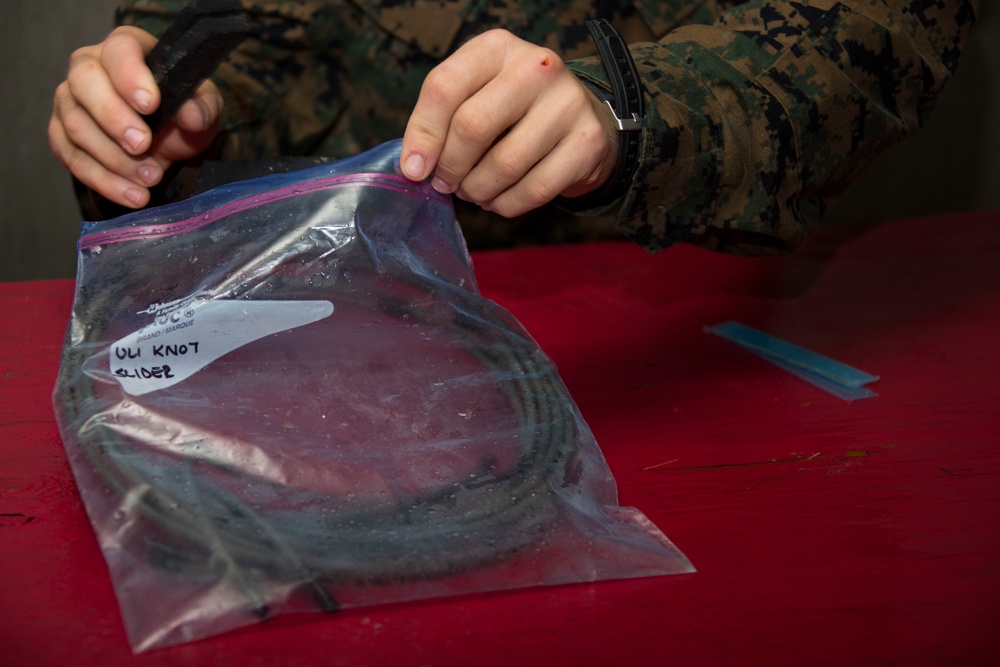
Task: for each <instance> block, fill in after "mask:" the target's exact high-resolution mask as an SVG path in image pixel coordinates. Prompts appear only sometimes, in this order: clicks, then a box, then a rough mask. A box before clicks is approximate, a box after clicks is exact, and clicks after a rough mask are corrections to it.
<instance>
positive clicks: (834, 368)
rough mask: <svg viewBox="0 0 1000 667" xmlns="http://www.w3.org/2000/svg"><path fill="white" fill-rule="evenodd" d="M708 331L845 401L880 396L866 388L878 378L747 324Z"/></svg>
mask: <svg viewBox="0 0 1000 667" xmlns="http://www.w3.org/2000/svg"><path fill="white" fill-rule="evenodd" d="M705 331H706V332H708V333H710V334H714V335H716V336H719V337H721V338H725V339H726V340H728V341H731V342H733V343H736V344H737V345H739V346H741V347H743V348H745V349H747V350H749V351H750V352H753V353H754V354H757V355H758V356H760V357H762V358H763V359H766V360H767V361H770V362H771V363H773V364H775V365H777V366H778V367H780V368H783V369H784V370H786V371H788V372H790V373H793V374H794V375H796V376H797V377H800V378H802V379H803V380H806V381H807V382H810V383H812V384H813V385H815V386H817V387H819V388H820V389H823V390H824V391H827V392H829V393H831V394H833V395H835V396H837V397H839V398H842V399H844V400H846V401H853V400H857V399H859V398H870V397H872V396H877V395H878V394H876V393H875V392H873V391H871V390H870V389H867V388H866V387H865V386H864V385H866V384H868V383H870V382H875V381H876V380H878V379H879V378H878V376H877V375H872V374H871V373H865V372H864V371H861V370H858V369H857V368H854V367H853V366H848V365H847V364H842V363H840V362H839V361H836V360H834V359H831V358H830V357H827V356H824V355H822V354H819V353H817V352H813V351H811V350H807V349H805V348H803V347H799V346H798V345H794V344H792V343H789V342H788V341H785V340H782V339H780V338H777V337H775V336H772V335H771V334H768V333H764V332H763V331H759V330H757V329H754V328H752V327H748V326H746V325H745V324H740V323H739V322H734V321H729V322H723V323H722V324H717V325H715V326H710V327H705Z"/></svg>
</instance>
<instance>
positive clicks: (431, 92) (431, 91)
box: [420, 63, 461, 102]
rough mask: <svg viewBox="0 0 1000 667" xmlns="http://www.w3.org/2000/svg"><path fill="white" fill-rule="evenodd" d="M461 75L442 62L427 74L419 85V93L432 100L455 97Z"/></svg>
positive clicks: (448, 99)
mask: <svg viewBox="0 0 1000 667" xmlns="http://www.w3.org/2000/svg"><path fill="white" fill-rule="evenodd" d="M460 83H461V75H460V74H459V72H458V71H457V70H456V69H455V68H453V67H451V66H449V64H448V63H442V64H441V65H438V66H437V67H435V68H434V69H432V70H431V71H430V73H428V74H427V76H426V77H425V78H424V83H423V86H422V87H421V91H420V92H421V95H424V96H426V97H428V98H430V99H432V100H434V101H436V102H437V101H444V102H450V101H451V100H452V99H453V98H454V97H455V91H456V90H458V89H459V86H460Z"/></svg>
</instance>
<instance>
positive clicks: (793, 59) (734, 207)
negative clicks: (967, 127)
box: [569, 0, 978, 255]
mask: <svg viewBox="0 0 1000 667" xmlns="http://www.w3.org/2000/svg"><path fill="white" fill-rule="evenodd" d="M637 4H640V5H641V4H642V3H637ZM649 4H651V5H654V4H655V3H649ZM977 7H978V0H885V1H882V0H841V1H840V2H837V1H835V0H797V1H784V0H758V1H755V2H747V3H745V4H741V5H739V6H737V7H735V8H733V9H730V10H729V11H727V12H726V13H724V14H723V15H722V16H721V17H720V18H719V19H718V20H717V21H716V22H715V23H714V24H712V25H687V26H683V27H680V28H678V29H676V30H671V31H670V32H669V33H667V34H666V35H665V36H664V37H663V38H661V39H660V40H659V41H657V42H650V43H638V44H632V45H631V46H630V49H631V52H632V54H633V57H634V58H635V61H636V64H637V67H638V69H639V72H640V76H641V78H642V81H643V86H644V89H645V98H646V105H647V114H646V115H647V119H646V128H645V130H644V136H643V144H642V151H641V156H640V162H639V165H638V167H637V170H636V174H635V176H634V179H633V184H632V187H631V189H630V190H629V192H628V193H626V194H625V195H624V196H623V197H622V198H621V199H620V200H619V201H617V202H614V203H613V204H611V205H609V206H608V207H606V208H605V209H603V210H600V211H590V212H588V213H590V214H600V213H603V214H616V215H617V224H618V227H619V228H620V229H621V230H622V231H623V232H624V233H625V234H626V235H627V236H629V237H630V238H632V239H633V240H635V241H636V242H638V243H639V244H641V245H643V246H645V247H646V248H648V249H649V250H657V249H660V248H663V247H666V246H668V245H671V244H673V243H676V242H679V241H687V242H690V243H693V244H697V245H700V246H703V247H708V248H712V249H716V250H723V251H727V252H732V253H739V254H747V255H759V254H774V253H780V252H787V251H789V250H791V249H793V248H794V247H796V246H797V245H798V244H799V243H800V242H801V241H802V240H803V238H804V237H805V236H806V235H807V233H808V231H809V229H810V228H811V227H812V226H813V225H814V224H815V222H816V221H817V220H818V219H819V218H820V217H821V216H822V215H823V213H824V211H825V210H826V209H827V207H828V206H829V204H830V203H831V201H832V199H833V198H834V197H835V196H836V195H837V194H838V193H839V192H840V191H842V190H843V188H844V187H846V186H847V185H848V184H849V183H850V182H851V181H852V180H853V179H854V177H855V176H857V175H858V174H859V173H860V171H861V170H863V169H864V167H865V166H866V165H867V164H868V163H869V162H871V160H872V159H873V158H874V157H875V156H876V155H878V154H880V153H882V152H883V151H884V150H885V149H887V148H888V147H890V146H892V145H893V144H895V143H897V142H898V141H900V140H901V139H902V138H904V137H905V136H907V135H909V134H911V133H913V132H914V131H915V130H917V129H918V128H919V127H921V126H922V125H923V124H924V122H925V121H926V119H927V117H928V115H929V113H930V110H931V107H932V103H933V101H934V99H935V98H936V97H937V95H938V93H939V92H940V91H941V88H942V86H943V85H944V83H945V81H946V80H947V79H948V77H949V76H950V75H951V74H952V73H953V72H954V70H955V68H956V66H957V64H958V57H959V54H960V52H961V49H962V46H963V44H964V43H965V41H966V37H967V35H968V32H969V30H970V28H971V27H972V24H973V22H974V18H975V13H976V9H977ZM652 19H653V22H655V20H656V19H657V17H655V16H653V17H652ZM569 66H570V67H571V69H573V70H574V71H575V72H577V74H579V75H580V76H582V77H584V78H587V79H590V80H592V81H593V82H595V83H597V84H599V85H604V86H605V87H606V86H607V83H606V77H605V75H604V73H603V69H602V68H601V66H600V63H599V62H598V61H597V60H596V59H594V58H588V59H581V60H577V61H572V62H570V63H569Z"/></svg>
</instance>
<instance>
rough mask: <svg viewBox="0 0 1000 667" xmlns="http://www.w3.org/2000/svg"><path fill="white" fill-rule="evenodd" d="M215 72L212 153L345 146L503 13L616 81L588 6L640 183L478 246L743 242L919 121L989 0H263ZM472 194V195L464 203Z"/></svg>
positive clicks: (137, 20)
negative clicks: (638, 107)
mask: <svg viewBox="0 0 1000 667" xmlns="http://www.w3.org/2000/svg"><path fill="white" fill-rule="evenodd" d="M184 4H185V2H184V0H131V1H128V2H124V3H122V5H121V7H120V9H119V10H118V13H117V20H118V21H119V22H120V23H127V24H132V25H138V26H140V27H142V28H144V29H146V30H148V31H150V32H152V33H154V34H159V33H161V32H162V31H163V29H164V28H165V27H166V25H167V24H168V23H169V21H170V20H171V18H172V16H173V15H174V14H176V12H177V11H179V9H180V8H181V7H182V6H183V5H184ZM244 4H245V5H246V8H247V10H248V11H249V12H250V14H251V16H252V18H253V25H254V32H253V35H252V36H251V38H250V39H249V40H248V41H247V42H245V43H244V44H243V45H242V46H241V47H240V48H239V49H238V51H237V52H236V53H235V54H234V55H233V57H232V58H231V59H230V61H229V62H227V63H226V64H224V65H223V66H222V67H221V68H220V70H219V72H218V73H217V74H216V76H215V81H216V83H217V84H218V85H219V88H220V89H221V91H222V93H223V96H224V98H225V100H226V106H225V111H224V116H223V119H222V124H221V130H222V131H221V133H220V136H219V140H218V141H217V142H216V145H215V146H214V147H213V149H212V150H211V151H210V152H209V155H208V157H210V158H213V159H224V160H242V159H254V158H257V157H260V156H266V155H320V156H329V157H333V158H337V157H343V156H346V155H351V154H354V153H357V152H359V151H362V150H364V149H367V148H370V147H371V146H374V145H376V144H378V143H381V142H383V141H386V140H389V139H392V138H396V137H399V136H402V134H403V130H404V128H405V126H406V120H407V118H408V117H409V114H410V111H411V110H412V108H413V105H414V103H415V102H416V99H417V95H418V93H419V90H420V85H421V83H422V81H423V80H424V77H425V76H426V75H427V73H428V72H429V71H430V70H431V68H432V67H434V65H436V64H437V63H438V62H440V61H441V60H442V59H443V58H445V57H446V56H447V55H448V54H449V53H451V52H452V51H454V50H455V48H456V47H457V46H458V45H460V44H461V43H462V42H463V41H465V40H467V39H469V38H470V37H472V36H474V35H475V34H477V33H479V32H482V31H483V30H485V29H488V28H493V27H502V28H506V29H507V30H510V31H511V32H512V33H514V34H515V35H518V36H519V37H522V38H524V39H527V40H529V41H532V42H534V43H537V44H542V45H545V46H548V47H550V48H552V49H553V50H555V51H556V52H557V53H560V54H561V55H562V56H563V58H564V59H565V60H566V61H567V64H568V66H569V67H570V68H571V69H572V70H573V71H574V72H575V73H576V74H577V75H578V76H580V77H581V78H583V79H586V80H588V81H590V82H592V83H595V84H597V85H598V86H601V87H603V88H607V87H608V83H607V80H606V76H605V73H604V71H603V68H602V67H601V65H600V61H599V60H598V59H597V58H596V56H595V55H594V54H595V53H596V50H595V47H594V45H593V44H592V43H591V40H590V38H589V35H588V32H587V30H586V28H585V26H584V22H585V20H586V19H588V18H606V19H608V20H609V21H611V22H612V24H614V25H615V26H616V27H617V28H618V29H619V31H620V32H621V33H622V35H623V36H624V37H625V39H626V41H627V42H628V43H629V44H630V50H631V53H632V55H633V57H634V59H635V61H636V64H637V67H638V70H639V74H640V77H641V79H642V84H643V89H644V91H643V92H644V98H645V106H646V118H645V123H644V129H643V132H642V136H643V138H642V147H641V154H640V158H639V164H638V166H637V168H636V171H635V174H634V176H633V179H632V185H631V187H630V188H629V190H628V192H627V193H625V194H624V195H623V196H622V197H620V198H619V199H618V200H616V201H615V202H613V203H611V204H609V205H607V206H604V207H602V208H600V209H598V210H591V211H586V212H584V213H582V214H575V215H574V214H570V213H568V212H566V211H563V210H560V209H558V208H556V207H554V206H547V207H544V208H542V209H539V210H537V211H534V212H532V213H530V214H528V215H527V216H524V217H522V218H520V219H517V220H513V221H510V220H504V219H500V218H497V217H496V216H491V215H489V214H486V213H485V212H483V211H481V210H479V209H474V207H468V208H461V209H460V210H459V220H460V221H461V222H462V223H463V226H464V228H465V230H466V235H467V238H468V239H469V241H470V245H471V246H473V247H488V246H495V245H506V244H510V243H512V242H513V243H517V242H522V243H523V242H541V241H561V240H578V239H588V238H596V237H599V236H603V235H605V234H606V233H607V232H608V230H609V229H610V228H611V226H614V227H616V228H617V229H618V230H619V231H620V232H622V233H624V234H625V235H626V236H628V237H630V238H632V239H634V240H635V241H636V242H638V243H640V244H641V245H643V246H644V247H646V248H648V249H650V250H656V249H659V248H663V247H666V246H668V245H670V244H672V243H676V242H679V241H686V242H689V243H695V244H698V245H701V246H705V247H710V248H714V249H718V250H724V251H728V252H736V253H741V254H768V253H775V252H783V251H787V250H789V249H791V248H794V247H795V246H796V245H798V244H799V243H800V242H801V240H802V239H803V238H804V237H805V235H806V234H807V232H808V230H809V229H810V227H811V226H812V225H813V224H815V222H816V221H817V220H818V219H819V218H820V217H821V216H822V214H823V212H824V211H825V210H826V208H827V206H828V205H829V204H830V202H831V200H832V198H833V197H834V196H836V195H837V194H838V193H839V192H840V191H841V190H842V189H843V188H844V187H845V186H846V185H848V184H849V183H850V182H851V180H852V179H853V178H854V177H855V176H856V175H857V174H858V173H859V172H860V171H861V170H862V169H863V168H864V167H865V166H866V165H867V164H868V163H869V162H871V160H872V159H873V158H874V157H875V156H876V155H878V154H880V153H881V152H882V151H884V150H885V149H886V148H888V147H889V146H891V145H893V144H895V143H896V142H898V141H899V140H900V139H902V138H903V137H905V136H906V135H908V134H910V133H912V132H913V131H915V130H916V129H917V128H919V127H920V126H921V125H922V124H923V123H924V122H925V120H926V119H927V116H928V114H929V112H930V109H931V106H932V103H933V101H934V99H935V98H936V97H937V95H938V93H939V92H940V91H941V88H942V86H943V84H944V82H945V81H946V79H947V78H948V77H949V76H950V75H951V73H953V72H954V70H955V68H956V66H957V63H958V57H959V54H960V52H961V49H962V46H963V44H964V43H965V41H966V38H967V35H968V33H969V30H970V29H971V27H972V24H973V22H974V18H975V13H976V9H977V7H978V0H898V1H896V2H883V1H879V0H841V1H840V2H838V1H836V0H801V1H788V0H757V1H753V2H742V1H741V0H664V1H660V2H657V1H655V0H634V1H632V2H625V1H620V0H591V2H590V3H582V2H576V1H574V0H538V1H536V2H530V1H528V0H524V1H522V0H514V1H512V2H492V1H490V0H427V1H422V0H383V1H378V0H297V1H293V0H270V1H265V2H251V1H249V0H248V1H247V2H245V3H244ZM473 209H474V210H473Z"/></svg>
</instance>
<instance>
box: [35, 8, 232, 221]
mask: <svg viewBox="0 0 1000 667" xmlns="http://www.w3.org/2000/svg"><path fill="white" fill-rule="evenodd" d="M155 44H156V38H155V37H153V36H152V35H150V34H149V33H147V32H145V31H143V30H140V29H138V28H134V27H121V28H117V29H116V30H115V31H114V32H112V33H111V35H109V36H108V38H107V39H106V40H105V41H104V42H102V43H101V44H97V45H95V46H88V47H84V48H81V49H79V50H77V51H75V52H74V53H73V55H72V57H71V58H70V67H69V73H68V74H67V76H66V80H65V81H64V82H63V83H61V84H60V85H59V87H58V88H57V89H56V93H55V100H54V102H53V110H52V118H51V120H50V121H49V145H50V146H51V147H52V152H53V153H54V154H55V156H56V159H57V160H59V162H60V163H61V164H62V165H63V166H64V167H66V168H67V169H69V170H70V171H71V172H72V173H73V175H74V176H76V177H77V178H78V179H79V180H80V181H81V182H82V183H83V184H84V185H86V186H88V187H90V188H91V189H93V190H95V191H97V192H98V193H100V194H102V195H104V196H105V197H107V198H108V199H110V200H111V201H113V202H116V203H118V204H121V205H123V206H128V207H131V208H141V207H143V206H145V205H146V204H147V203H148V202H149V188H150V187H151V186H154V185H156V184H157V183H158V182H159V181H160V179H161V178H162V177H163V173H164V171H166V169H167V168H168V167H169V166H170V165H171V164H172V163H174V162H176V161H178V160H185V159H188V158H191V157H193V156H195V155H197V154H198V153H200V152H201V151H203V150H204V149H205V148H207V147H208V145H209V144H210V143H211V142H212V140H213V139H214V137H215V134H216V130H217V125H218V119H219V115H220V113H221V112H222V95H221V94H220V93H219V91H218V89H217V88H216V86H215V85H214V84H213V83H211V82H210V81H206V82H205V83H204V84H202V85H201V87H199V88H198V90H197V91H196V93H195V95H194V96H193V97H192V98H191V99H190V100H188V101H187V103H185V104H184V105H183V106H182V107H181V109H180V110H179V111H178V113H177V116H176V117H175V118H174V120H173V121H171V122H170V123H168V124H167V125H166V126H164V127H163V129H162V130H161V131H160V132H159V133H158V134H157V135H156V137H153V136H151V133H150V131H149V127H148V126H147V125H146V123H145V121H144V120H143V118H142V116H141V115H140V114H149V113H150V112H152V111H155V110H156V108H157V107H158V106H159V104H160V91H159V89H158V88H157V87H156V83H155V82H154V80H153V75H152V73H151V72H150V71H149V68H148V67H146V63H145V55H146V54H147V53H149V52H150V51H151V50H152V48H153V46H154V45H155Z"/></svg>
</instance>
